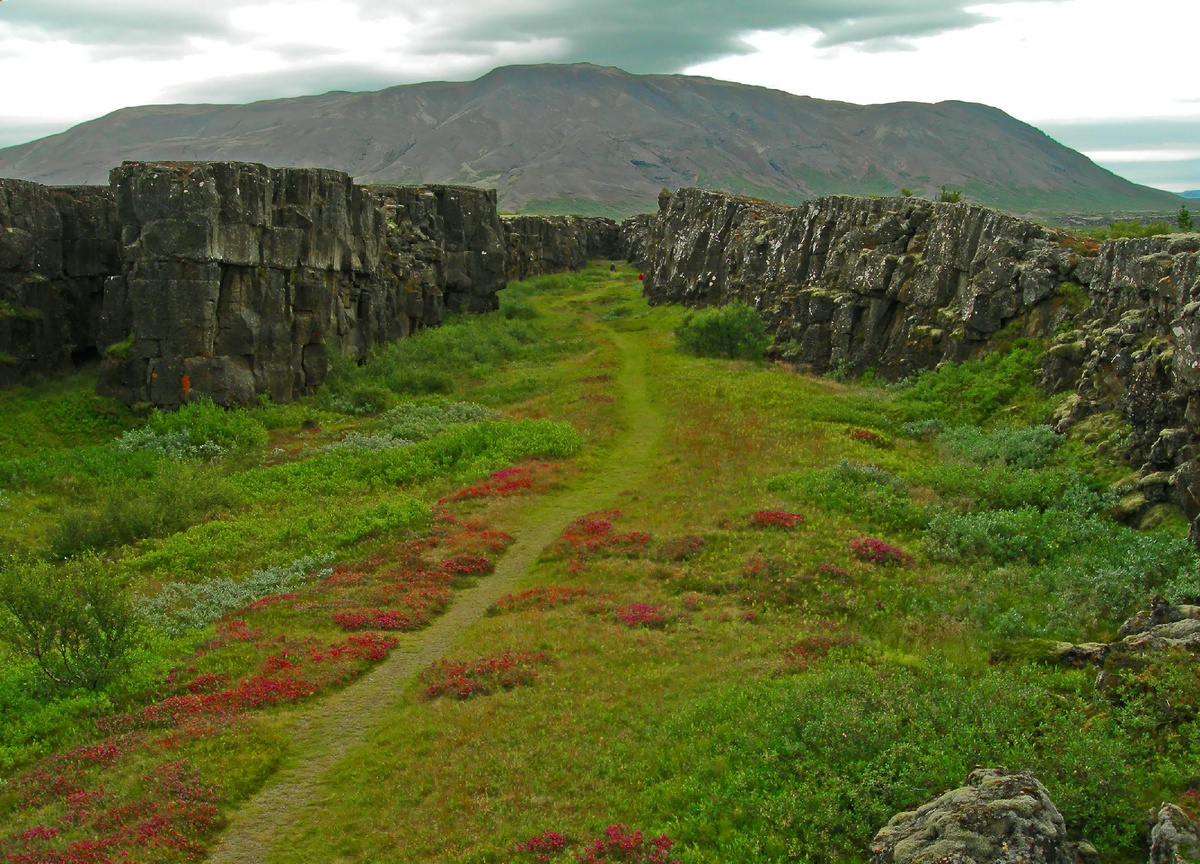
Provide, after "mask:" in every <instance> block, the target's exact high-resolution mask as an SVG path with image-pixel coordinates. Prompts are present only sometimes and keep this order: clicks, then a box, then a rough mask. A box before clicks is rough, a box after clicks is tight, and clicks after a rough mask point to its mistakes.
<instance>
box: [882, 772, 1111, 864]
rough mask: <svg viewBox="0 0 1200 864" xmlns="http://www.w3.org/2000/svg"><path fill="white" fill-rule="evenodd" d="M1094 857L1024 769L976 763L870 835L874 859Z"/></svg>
mask: <svg viewBox="0 0 1200 864" xmlns="http://www.w3.org/2000/svg"><path fill="white" fill-rule="evenodd" d="M1089 860H1095V850H1094V849H1092V847H1091V846H1090V845H1088V844H1078V845H1076V844H1073V843H1070V842H1068V840H1067V829H1066V825H1065V824H1064V822H1063V818H1062V816H1061V815H1060V814H1059V812H1058V808H1056V807H1055V806H1054V802H1053V801H1051V800H1050V795H1049V793H1047V791H1046V787H1045V786H1043V785H1042V784H1041V783H1039V782H1038V781H1037V779H1036V778H1034V776H1033V775H1032V774H1030V773H1029V772H1028V771H1019V772H1010V771H1008V770H1007V769H1005V768H978V769H976V770H974V771H972V772H971V774H970V776H969V777H968V778H967V785H965V786H963V787H961V788H959V789H954V790H953V791H950V792H947V793H945V794H944V795H941V796H939V797H937V798H935V799H933V800H932V801H929V802H928V803H926V804H923V805H922V806H921V807H919V808H918V809H916V810H913V811H910V812H906V813H900V814H898V815H896V816H893V817H892V819H891V821H889V822H888V824H887V825H886V826H885V827H884V828H883V829H882V830H880V832H879V833H878V834H876V835H875V839H874V840H873V841H872V842H871V864H934V862H941V864H1080V862H1083V861H1089Z"/></svg>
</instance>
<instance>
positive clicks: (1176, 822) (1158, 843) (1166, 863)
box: [1150, 803, 1200, 864]
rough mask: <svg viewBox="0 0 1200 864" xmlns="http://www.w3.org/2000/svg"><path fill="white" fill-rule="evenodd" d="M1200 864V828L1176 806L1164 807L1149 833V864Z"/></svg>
mask: <svg viewBox="0 0 1200 864" xmlns="http://www.w3.org/2000/svg"><path fill="white" fill-rule="evenodd" d="M1193 861H1200V826H1197V825H1196V823H1195V822H1194V821H1192V820H1191V819H1189V818H1188V815H1187V814H1186V813H1184V812H1183V810H1181V809H1180V808H1178V807H1176V806H1175V805H1174V804H1166V803H1164V804H1163V805H1162V807H1161V808H1159V811H1158V817H1157V818H1156V819H1155V821H1154V827H1153V828H1152V829H1151V830H1150V864H1190V862H1193Z"/></svg>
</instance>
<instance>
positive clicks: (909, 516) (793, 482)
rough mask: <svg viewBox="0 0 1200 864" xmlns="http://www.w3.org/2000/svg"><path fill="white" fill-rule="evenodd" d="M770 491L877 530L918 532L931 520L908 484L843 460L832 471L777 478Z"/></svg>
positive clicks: (871, 467) (881, 470) (873, 468)
mask: <svg viewBox="0 0 1200 864" xmlns="http://www.w3.org/2000/svg"><path fill="white" fill-rule="evenodd" d="M767 488H768V489H770V490H772V491H774V492H778V493H780V494H781V495H783V496H784V497H785V498H790V499H794V500H795V501H797V502H799V503H802V504H811V505H815V506H817V507H820V508H821V509H822V510H825V511H827V512H830V513H839V514H844V515H846V516H849V517H851V518H852V519H855V520H857V521H859V522H861V523H863V525H864V527H869V528H872V529H876V530H888V531H902V532H911V531H917V530H920V528H922V527H923V526H924V525H925V523H926V522H927V521H928V519H929V517H928V515H927V514H926V512H925V509H924V508H923V507H920V506H918V505H917V504H915V503H913V502H912V501H911V500H910V499H909V488H908V484H907V483H906V482H905V481H904V480H902V479H901V478H899V477H897V476H896V475H895V474H892V473H891V472H890V471H888V470H886V469H884V468H880V467H879V466H877V465H867V464H863V463H861V462H850V461H847V460H842V461H840V462H838V463H837V464H836V465H834V466H833V467H832V468H825V469H821V470H817V471H798V472H795V473H793V474H783V475H780V476H779V477H774V478H772V479H771V480H770V481H768V483H767Z"/></svg>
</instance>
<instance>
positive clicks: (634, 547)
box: [551, 510, 651, 573]
mask: <svg viewBox="0 0 1200 864" xmlns="http://www.w3.org/2000/svg"><path fill="white" fill-rule="evenodd" d="M620 515H621V511H620V510H602V511H597V512H595V513H588V514H586V515H584V516H580V517H579V518H578V519H576V520H575V521H574V522H572V523H571V524H570V525H568V526H567V528H566V530H565V531H563V533H562V535H561V536H560V537H559V538H558V540H557V541H556V542H555V544H554V546H553V547H551V554H552V555H554V556H557V557H561V558H566V559H568V564H567V570H568V571H569V572H571V573H579V572H582V571H583V570H584V569H585V568H586V566H587V564H588V563H589V562H591V561H594V560H596V559H598V558H610V557H623V558H637V557H640V556H642V555H644V554H646V552H647V550H648V549H649V547H650V542H651V537H650V535H649V534H647V533H646V532H645V531H626V532H619V531H617V530H616V529H615V527H614V526H613V521H612V520H614V519H616V518H617V517H619V516H620Z"/></svg>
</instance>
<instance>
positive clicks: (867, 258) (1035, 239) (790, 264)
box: [625, 189, 1078, 378]
mask: <svg viewBox="0 0 1200 864" xmlns="http://www.w3.org/2000/svg"><path fill="white" fill-rule="evenodd" d="M662 205H663V209H662V211H661V212H660V213H659V215H658V217H657V218H655V219H653V220H650V221H649V222H648V223H643V224H644V226H645V227H641V230H640V231H639V232H638V233H636V234H635V233H634V232H633V231H630V232H628V233H627V234H626V237H625V241H626V245H627V246H628V247H629V250H630V253H631V254H635V255H640V256H641V260H642V263H643V264H644V265H645V268H646V281H645V291H646V294H647V296H648V297H649V298H650V300H651V302H679V303H684V304H686V305H689V306H704V305H710V304H717V303H724V302H727V301H729V300H743V301H745V302H748V303H751V304H754V305H755V306H757V307H758V308H759V309H760V311H762V312H763V313H764V314H765V315H766V317H767V318H768V323H769V325H770V327H771V329H772V331H773V332H774V333H775V336H776V341H777V344H778V345H779V348H780V351H781V353H782V354H783V355H784V356H785V357H786V358H787V359H790V360H793V361H794V362H797V363H799V364H801V365H803V366H805V367H807V368H809V369H812V370H813V371H815V372H824V371H826V370H827V369H829V368H830V367H831V366H838V367H841V368H844V369H846V370H847V371H851V372H858V373H861V372H864V371H866V370H867V369H875V370H876V371H877V372H878V373H879V374H881V375H883V376H885V377H892V378H896V377H901V376H904V375H908V374H910V373H912V372H914V371H917V370H919V369H924V368H929V367H930V366H933V365H935V364H936V363H937V362H939V361H940V360H943V359H952V360H958V359H962V358H965V357H969V356H973V355H974V354H977V353H980V352H981V351H983V350H986V348H987V347H988V346H989V341H990V340H991V339H992V337H993V336H994V335H995V334H996V333H997V331H999V330H1000V329H1001V328H1002V327H1003V326H1004V325H1005V324H1006V323H1008V322H1009V321H1010V320H1011V319H1013V318H1014V317H1016V316H1017V315H1019V314H1022V313H1027V312H1029V311H1031V310H1033V309H1034V308H1037V309H1038V310H1039V313H1040V315H1041V316H1042V317H1045V318H1046V319H1047V321H1051V320H1053V319H1054V318H1055V317H1056V316H1057V315H1058V314H1059V313H1060V310H1061V309H1062V307H1063V306H1065V305H1066V300H1065V299H1064V298H1062V297H1061V296H1059V286H1060V285H1061V284H1062V283H1064V282H1067V281H1068V280H1070V279H1071V276H1072V273H1073V272H1074V269H1075V267H1076V265H1077V264H1078V255H1076V254H1074V252H1073V250H1072V248H1071V244H1070V241H1069V239H1068V238H1067V237H1066V236H1065V235H1062V234H1058V233H1056V232H1054V231H1051V230H1050V229H1046V228H1043V227H1041V226H1038V225H1034V224H1033V223H1030V222H1025V221H1023V220H1020V219H1017V218H1015V217H1011V216H1007V215H1005V214H1002V213H998V212H996V211H993V210H988V209H986V208H982V207H973V206H968V205H965V204H935V203H933V202H930V201H925V200H923V199H911V198H876V199H865V198H849V197H844V196H837V197H831V198H821V199H817V200H815V201H811V202H808V203H806V204H804V205H803V206H801V207H786V206H782V205H775V204H769V203H767V202H763V201H757V200H755V199H750V198H742V197H737V196H730V195H723V194H720V193H714V192H705V191H702V190H696V189H684V190H680V191H679V192H677V193H675V194H674V195H672V196H670V198H666V199H665V200H664V201H663V202H662Z"/></svg>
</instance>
